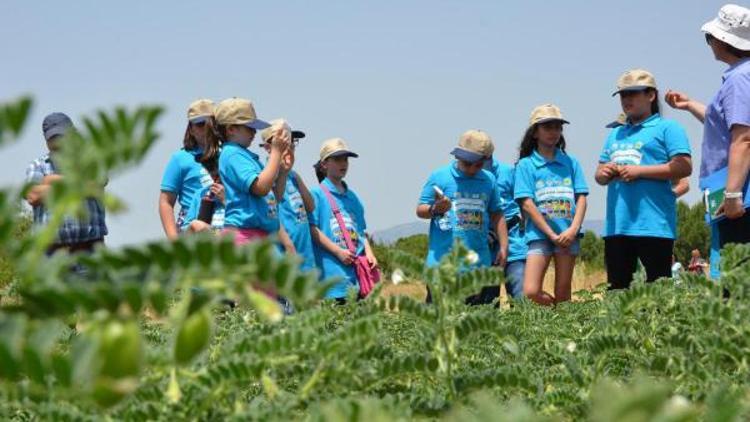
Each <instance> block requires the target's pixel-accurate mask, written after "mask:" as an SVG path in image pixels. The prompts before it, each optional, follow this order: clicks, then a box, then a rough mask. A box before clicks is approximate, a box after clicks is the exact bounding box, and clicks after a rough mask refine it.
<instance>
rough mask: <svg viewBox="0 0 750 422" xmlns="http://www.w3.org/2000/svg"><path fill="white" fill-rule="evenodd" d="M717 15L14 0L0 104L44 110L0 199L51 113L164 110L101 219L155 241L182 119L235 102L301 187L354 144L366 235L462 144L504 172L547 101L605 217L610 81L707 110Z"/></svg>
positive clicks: (5, 25)
mask: <svg viewBox="0 0 750 422" xmlns="http://www.w3.org/2000/svg"><path fill="white" fill-rule="evenodd" d="M723 3H724V2H719V1H711V0H682V1H676V0H670V1H658V2H657V1H645V0H632V1H628V2H622V1H616V2H615V1H597V2H592V1H581V0H568V1H564V2H551V1H514V2H510V1H503V2H500V1H435V0H432V1H410V2H406V1H388V0H382V1H377V2H374V1H373V2H367V3H366V2H354V1H343V0H341V1H325V2H323V1H319V2H312V1H303V0H295V1H283V2H280V1H279V2H262V3H261V2H240V1H236V2H228V1H214V2H195V1H179V2H178V1H163V2H117V3H115V2H103V1H93V0H89V1H76V2H57V1H33V2H30V1H20V0H19V1H13V0H9V1H7V2H4V4H3V12H2V14H0V40H1V41H0V43H1V44H0V51H2V57H3V61H2V65H0V69H1V70H0V73H1V74H2V77H1V78H0V100H1V99H3V98H6V99H7V98H14V97H16V96H18V95H21V94H25V93H31V94H33V95H34V97H35V99H36V107H35V109H34V113H33V116H32V119H31V122H30V125H29V127H27V130H26V132H25V134H24V136H23V138H22V139H21V140H20V141H19V142H18V143H17V144H16V145H13V146H11V147H7V148H5V149H3V150H2V151H1V152H0V154H1V155H0V156H1V157H2V165H0V185H10V184H15V183H20V182H21V181H22V179H23V175H24V170H25V167H26V165H27V163H28V162H30V161H31V160H33V159H34V158H36V157H37V156H39V155H41V154H43V153H44V151H45V145H44V142H43V138H42V135H41V120H42V118H43V117H44V115H45V114H47V113H49V112H52V111H63V112H66V113H68V114H69V115H70V116H71V117H73V119H74V120H75V121H79V118H80V116H82V115H84V114H87V113H91V112H93V111H94V110H96V109H98V108H102V107H103V108H110V107H112V106H114V105H118V104H125V105H129V106H135V105H138V104H144V103H152V104H153V103H157V104H162V105H164V106H166V108H167V112H166V114H165V115H164V116H163V119H162V121H161V123H160V126H159V129H160V131H161V134H162V138H161V139H160V141H159V143H158V144H157V145H156V147H155V148H154V149H153V151H152V152H151V153H150V155H149V156H148V157H147V159H146V160H145V161H144V162H143V163H142V164H141V165H140V166H139V167H138V168H136V169H133V170H132V171H129V172H128V173H126V174H124V175H121V176H118V177H117V178H115V179H114V180H112V182H111V183H110V185H109V189H110V191H111V192H113V193H115V194H117V195H118V196H120V197H121V198H122V199H124V200H125V201H126V202H127V204H128V206H129V210H128V211H127V212H126V213H124V214H121V215H117V216H111V217H110V218H109V219H108V221H109V227H110V236H109V238H108V243H109V244H111V245H120V244H123V243H130V242H137V241H142V240H145V239H153V238H158V237H160V236H161V235H162V232H161V226H160V223H159V218H158V214H157V197H158V193H159V182H160V179H161V174H162V171H163V168H164V166H165V164H166V162H167V160H168V158H169V156H170V154H171V153H172V152H173V151H174V150H176V149H178V148H179V147H180V145H181V141H182V135H183V132H184V129H185V113H186V108H187V106H188V104H189V103H190V101H192V100H193V99H195V98H200V97H209V98H213V99H215V100H221V99H223V98H226V97H230V96H240V97H246V98H250V99H252V100H253V101H254V102H255V105H256V109H257V111H258V114H259V116H260V117H261V118H266V119H273V118H277V117H285V118H287V119H288V120H289V121H290V122H291V123H292V125H293V126H295V127H297V128H299V129H302V130H304V131H306V132H307V134H308V138H307V139H306V140H305V141H303V144H301V146H300V148H299V149H298V158H297V170H298V172H299V173H301V174H302V175H303V177H305V179H306V180H307V182H308V183H309V184H311V183H312V182H313V181H314V176H313V172H312V170H311V166H312V164H313V163H314V162H315V161H316V159H317V155H318V150H319V146H320V143H321V141H322V140H324V139H326V138H329V137H333V136H340V137H343V138H344V139H346V140H347V141H348V143H349V145H350V146H351V147H352V149H354V150H355V151H357V152H359V153H360V158H358V159H354V161H353V164H352V165H351V166H350V173H349V176H348V181H349V183H350V185H351V186H352V187H353V188H354V189H355V190H356V191H357V192H358V193H359V195H360V197H361V198H362V199H363V201H364V203H365V207H366V212H367V219H368V223H369V227H370V231H375V230H379V229H384V228H388V227H390V226H393V225H396V224H399V223H405V222H410V221H414V220H416V217H415V216H414V208H415V205H416V201H417V197H418V194H419V191H420V188H421V186H422V184H423V183H424V181H425V179H426V178H427V176H428V175H429V173H430V171H431V170H432V169H434V168H436V167H437V166H440V165H442V164H444V163H446V162H448V161H449V160H450V158H451V157H450V156H449V151H450V150H451V149H452V147H453V146H454V145H455V144H456V142H457V140H458V136H459V135H460V134H461V133H462V132H463V131H465V130H467V129H471V128H478V129H483V130H485V131H487V132H488V133H489V134H490V135H491V136H492V138H493V140H494V142H495V146H496V151H497V154H496V156H497V157H498V158H499V159H500V160H501V161H506V162H514V161H515V160H516V158H517V147H518V143H519V141H520V138H521V136H522V134H523V131H524V129H525V127H526V124H527V120H528V115H529V113H530V111H531V109H532V108H533V107H534V106H535V105H538V104H541V103H546V102H554V103H556V104H558V105H559V106H560V107H561V108H562V110H563V113H564V114H565V116H566V117H567V119H568V120H570V121H571V122H572V124H571V125H570V126H568V127H566V138H567V140H568V144H569V152H570V153H571V154H573V155H574V156H576V157H577V158H578V159H579V160H580V162H581V164H582V166H583V168H584V170H585V171H586V174H587V178H586V179H587V182H588V183H589V185H590V188H591V195H590V197H589V198H590V199H589V204H590V208H589V212H588V215H587V218H589V219H602V218H604V203H605V195H606V192H605V190H604V189H602V188H600V187H598V186H597V185H596V184H595V182H594V179H593V173H594V169H595V167H596V160H597V157H598V154H599V151H600V149H601V147H602V144H603V142H604V139H605V137H606V134H607V130H606V129H605V128H604V125H605V124H606V123H608V122H609V121H611V120H612V119H613V118H614V117H615V116H616V115H617V114H618V112H619V101H618V100H617V99H616V98H612V97H611V96H610V94H611V92H612V91H613V90H614V85H615V81H616V80H617V77H618V76H619V75H620V74H621V73H622V72H623V71H625V70H627V69H630V68H634V67H643V68H646V69H649V70H651V71H652V72H653V73H654V74H655V76H656V78H657V82H658V84H659V85H660V88H661V90H662V92H665V91H666V89H667V88H679V89H682V90H684V91H686V92H688V93H690V94H691V95H692V96H693V97H695V98H697V99H700V100H703V101H708V100H709V99H710V98H711V96H712V95H713V93H714V92H715V91H716V90H717V89H718V86H719V84H720V82H721V79H720V78H721V72H722V71H723V68H724V66H723V65H722V64H721V63H718V62H715V61H714V60H713V58H712V55H711V53H710V51H709V49H708V47H707V46H706V44H705V42H704V40H703V35H702V34H701V33H700V32H699V28H700V26H701V24H702V23H704V22H705V21H707V20H709V19H711V18H713V17H714V16H715V15H716V12H717V11H718V9H719V7H720V6H721V5H722V4H723ZM666 114H667V116H668V117H671V118H675V119H676V120H678V121H679V122H680V123H682V124H683V125H684V126H685V127H686V129H687V130H688V134H689V136H690V140H691V145H692V147H693V152H694V155H693V157H694V160H695V163H696V166H697V163H698V162H699V160H700V142H701V133H702V127H701V126H700V125H699V124H698V123H697V121H695V120H694V119H693V118H692V117H691V116H690V115H688V114H686V113H681V112H676V111H672V110H669V111H668V112H667V113H666ZM252 148H253V149H256V150H257V146H255V145H253V147H252ZM691 182H692V187H693V190H692V191H691V192H690V193H689V194H688V196H687V199H688V200H689V201H690V202H694V201H696V200H697V199H698V197H699V195H698V193H697V189H695V186H696V183H697V178H696V177H695V176H694V177H693V178H692V180H691Z"/></svg>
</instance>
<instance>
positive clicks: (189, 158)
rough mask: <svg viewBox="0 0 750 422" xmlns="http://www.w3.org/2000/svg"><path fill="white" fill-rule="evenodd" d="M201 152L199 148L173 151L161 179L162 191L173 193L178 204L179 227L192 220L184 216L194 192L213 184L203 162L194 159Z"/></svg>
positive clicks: (187, 211) (188, 209)
mask: <svg viewBox="0 0 750 422" xmlns="http://www.w3.org/2000/svg"><path fill="white" fill-rule="evenodd" d="M201 154H203V151H202V150H201V149H199V148H196V149H190V150H186V149H181V150H179V151H177V152H175V153H174V154H172V158H170V159H169V163H167V168H166V169H164V175H163V176H162V179H161V190H162V192H170V193H173V194H174V195H175V196H176V197H177V202H178V203H179V204H180V212H179V214H178V216H177V222H176V223H177V227H178V228H180V229H181V228H182V227H184V226H185V225H186V224H189V223H190V221H192V220H190V221H187V219H186V216H187V214H188V213H189V212H190V206H191V204H192V203H193V202H194V201H193V199H194V197H195V196H196V193H197V192H199V191H201V190H203V188H206V187H209V186H211V184H213V179H212V178H211V175H210V174H209V173H208V171H207V170H206V168H205V167H204V166H203V164H201V163H199V162H198V161H197V160H196V158H197V157H199V156H200V155H201Z"/></svg>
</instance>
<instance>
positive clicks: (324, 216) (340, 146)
mask: <svg viewBox="0 0 750 422" xmlns="http://www.w3.org/2000/svg"><path fill="white" fill-rule="evenodd" d="M349 157H358V155H357V154H355V153H354V152H352V151H350V150H349V147H347V145H346V143H345V142H344V140H343V139H341V138H333V139H329V140H327V141H325V142H323V146H322V147H321V148H320V161H318V164H316V168H317V169H319V171H321V172H323V173H324V174H325V178H324V179H323V180H322V181H321V183H320V185H319V186H317V187H315V188H313V189H312V196H313V199H314V200H315V210H314V211H313V213H312V237H313V241H314V242H315V245H316V249H317V251H318V256H319V259H320V262H321V269H322V271H323V273H322V277H323V278H324V279H329V278H332V277H340V278H342V279H343V280H342V281H340V282H339V283H338V284H336V285H335V286H333V287H332V288H331V289H330V290H329V291H328V292H327V293H326V297H327V298H329V299H336V301H338V302H342V301H344V300H345V299H346V297H347V294H348V291H349V290H350V289H353V290H357V291H359V283H358V280H357V275H356V272H355V269H354V266H353V264H354V261H355V259H357V257H358V256H363V255H364V256H366V257H367V261H368V263H369V264H370V267H371V268H372V269H374V268H375V267H377V265H378V261H377V259H376V258H375V254H373V252H372V248H371V247H370V242H369V241H368V240H367V235H366V234H365V230H366V229H367V223H366V222H365V210H364V206H363V205H362V201H360V200H359V197H358V196H357V194H356V193H355V192H354V191H353V190H351V189H349V186H348V185H347V184H346V183H345V182H344V177H345V176H346V173H347V171H348V170H349ZM326 191H328V192H330V195H331V197H332V198H333V200H334V201H335V205H336V207H337V208H338V209H339V210H340V212H341V217H342V219H343V221H344V224H345V228H346V231H347V232H348V233H349V237H350V238H351V240H352V242H353V243H354V247H355V249H356V250H355V251H354V252H352V251H350V250H349V248H348V247H347V243H346V239H345V237H344V234H343V233H342V231H341V228H340V225H339V222H338V219H337V218H336V215H334V212H333V208H332V207H331V203H330V202H329V196H328V192H326Z"/></svg>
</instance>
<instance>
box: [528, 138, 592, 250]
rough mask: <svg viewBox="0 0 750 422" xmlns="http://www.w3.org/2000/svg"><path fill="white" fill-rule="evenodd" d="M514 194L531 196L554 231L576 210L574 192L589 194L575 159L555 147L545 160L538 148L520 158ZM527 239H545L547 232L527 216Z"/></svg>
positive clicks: (562, 227) (565, 224) (568, 221)
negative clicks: (553, 152) (553, 155)
mask: <svg viewBox="0 0 750 422" xmlns="http://www.w3.org/2000/svg"><path fill="white" fill-rule="evenodd" d="M513 190H514V196H513V197H514V198H515V199H516V200H519V199H523V198H532V199H533V200H534V205H536V207H537V209H538V210H539V212H540V213H541V214H542V215H543V216H544V218H545V220H546V221H547V224H549V226H550V228H551V229H552V230H553V231H554V232H555V233H557V234H560V233H562V232H563V231H565V230H567V229H568V227H570V225H571V224H572V223H573V217H574V216H575V214H576V196H577V195H588V193H589V188H588V186H586V179H585V178H584V176H583V169H581V165H580V164H578V160H576V159H575V158H573V157H572V156H570V155H568V154H566V153H564V152H562V151H561V150H560V149H559V148H558V149H556V150H555V158H553V159H552V160H547V159H546V158H544V157H542V155H541V154H539V152H538V151H536V150H534V152H533V153H532V154H531V155H530V156H528V157H524V158H522V159H521V160H520V161H518V164H517V165H516V182H515V185H514V189H513ZM526 221H527V225H526V243H529V242H533V241H535V240H546V239H547V236H546V235H545V234H544V232H542V230H541V229H539V228H538V227H537V226H536V225H535V224H534V222H533V221H531V219H529V218H527V220H526Z"/></svg>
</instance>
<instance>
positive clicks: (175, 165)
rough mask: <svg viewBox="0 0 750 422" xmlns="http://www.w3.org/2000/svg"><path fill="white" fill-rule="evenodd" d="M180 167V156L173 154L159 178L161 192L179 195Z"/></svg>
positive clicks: (180, 183)
mask: <svg viewBox="0 0 750 422" xmlns="http://www.w3.org/2000/svg"><path fill="white" fill-rule="evenodd" d="M182 179H183V177H182V166H181V165H180V156H179V155H177V154H175V155H173V156H172V158H170V159H169V163H167V168H165V169H164V175H163V176H162V178H161V190H162V191H165V192H172V193H175V194H176V193H179V192H180V191H182Z"/></svg>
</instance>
